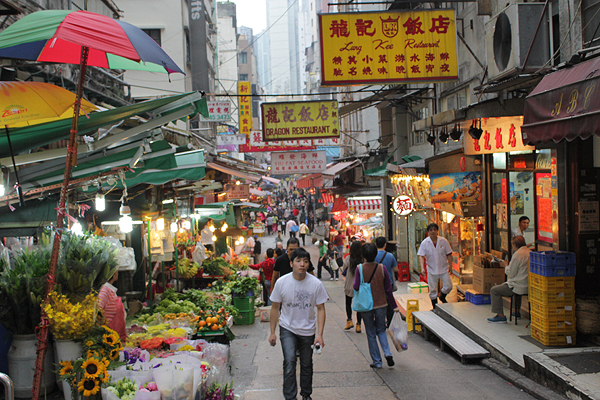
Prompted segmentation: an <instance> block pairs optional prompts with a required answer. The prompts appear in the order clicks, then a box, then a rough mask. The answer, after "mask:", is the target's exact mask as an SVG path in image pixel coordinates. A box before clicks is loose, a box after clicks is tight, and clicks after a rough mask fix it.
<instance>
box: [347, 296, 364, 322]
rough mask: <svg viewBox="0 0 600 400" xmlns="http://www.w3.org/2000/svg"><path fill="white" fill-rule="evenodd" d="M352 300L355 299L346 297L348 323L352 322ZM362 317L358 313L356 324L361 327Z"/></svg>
mask: <svg viewBox="0 0 600 400" xmlns="http://www.w3.org/2000/svg"><path fill="white" fill-rule="evenodd" d="M352 299H353V297H350V296H346V317H347V319H348V321H352ZM361 321H362V317H361V315H360V313H359V312H357V313H356V324H357V325H360V323H361Z"/></svg>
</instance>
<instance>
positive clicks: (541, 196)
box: [535, 173, 552, 243]
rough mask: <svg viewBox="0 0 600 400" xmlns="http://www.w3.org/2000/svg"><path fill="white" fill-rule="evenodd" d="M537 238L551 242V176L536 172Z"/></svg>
mask: <svg viewBox="0 0 600 400" xmlns="http://www.w3.org/2000/svg"><path fill="white" fill-rule="evenodd" d="M535 192H536V195H537V196H536V199H537V213H538V223H537V235H536V236H537V240H542V241H544V242H548V243H552V176H551V174H548V173H544V174H536V182H535Z"/></svg>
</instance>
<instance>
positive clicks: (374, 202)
mask: <svg viewBox="0 0 600 400" xmlns="http://www.w3.org/2000/svg"><path fill="white" fill-rule="evenodd" d="M348 209H349V210H350V211H354V212H356V213H359V214H376V213H380V212H381V199H373V198H366V199H361V198H360V197H355V198H352V199H349V200H348Z"/></svg>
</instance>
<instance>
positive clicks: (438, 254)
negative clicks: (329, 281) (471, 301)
mask: <svg viewBox="0 0 600 400" xmlns="http://www.w3.org/2000/svg"><path fill="white" fill-rule="evenodd" d="M439 230H440V228H439V226H438V225H437V224H435V223H431V224H429V225H427V234H428V235H429V236H428V237H426V238H425V240H423V241H422V242H421V246H420V247H419V251H418V253H417V255H418V256H419V264H420V265H421V271H423V270H424V268H425V265H424V264H425V258H427V283H428V284H429V298H430V299H431V304H432V305H433V307H434V308H435V305H436V304H437V297H438V292H437V287H438V282H439V281H442V285H443V286H442V293H440V300H441V302H442V303H446V295H448V293H450V291H451V290H452V279H450V273H451V271H452V248H451V247H450V243H448V241H447V240H446V238H444V237H441V236H438V233H439Z"/></svg>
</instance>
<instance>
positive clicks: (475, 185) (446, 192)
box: [429, 172, 481, 203]
mask: <svg viewBox="0 0 600 400" xmlns="http://www.w3.org/2000/svg"><path fill="white" fill-rule="evenodd" d="M429 178H430V180H431V201H432V202H434V203H447V202H453V201H476V200H481V173H480V172H456V173H452V174H431V175H429Z"/></svg>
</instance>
